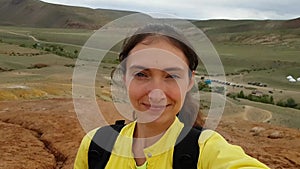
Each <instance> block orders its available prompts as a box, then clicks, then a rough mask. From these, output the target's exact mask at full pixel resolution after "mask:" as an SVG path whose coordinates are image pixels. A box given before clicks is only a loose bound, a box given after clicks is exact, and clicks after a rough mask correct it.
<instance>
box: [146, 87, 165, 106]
mask: <svg viewBox="0 0 300 169" xmlns="http://www.w3.org/2000/svg"><path fill="white" fill-rule="evenodd" d="M148 97H149V102H150V103H161V102H162V101H165V100H166V95H165V93H164V92H163V91H162V90H161V89H153V90H151V91H150V92H149V94H148Z"/></svg>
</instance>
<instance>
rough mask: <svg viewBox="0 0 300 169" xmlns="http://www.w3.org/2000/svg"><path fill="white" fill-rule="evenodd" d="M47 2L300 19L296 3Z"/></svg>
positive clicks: (178, 0) (181, 14)
mask: <svg viewBox="0 0 300 169" xmlns="http://www.w3.org/2000/svg"><path fill="white" fill-rule="evenodd" d="M45 1H47V2H53V3H59V4H68V5H74V6H85V7H91V8H106V9H119V10H131V11H137V12H146V13H147V12H160V13H168V14H172V15H176V16H178V17H182V18H189V19H293V18H296V17H299V16H300V10H299V6H300V1H299V0H285V1H279V0H251V1H250V0H248V1H247V0H164V1H162V0H152V1H151V2H150V1H141V0H111V1H107V0H84V1H80V0H45Z"/></svg>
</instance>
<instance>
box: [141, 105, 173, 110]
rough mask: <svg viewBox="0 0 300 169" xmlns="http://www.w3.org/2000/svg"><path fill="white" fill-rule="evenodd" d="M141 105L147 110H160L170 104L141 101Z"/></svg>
mask: <svg viewBox="0 0 300 169" xmlns="http://www.w3.org/2000/svg"><path fill="white" fill-rule="evenodd" d="M142 105H143V106H145V107H146V108H147V109H148V110H155V111H160V110H164V109H166V108H167V107H169V106H170V105H171V104H167V105H160V104H149V103H142Z"/></svg>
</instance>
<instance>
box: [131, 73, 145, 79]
mask: <svg viewBox="0 0 300 169" xmlns="http://www.w3.org/2000/svg"><path fill="white" fill-rule="evenodd" d="M134 78H137V79H146V78H148V75H147V74H145V73H143V72H138V73H135V74H134Z"/></svg>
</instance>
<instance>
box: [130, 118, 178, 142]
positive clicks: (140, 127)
mask: <svg viewBox="0 0 300 169" xmlns="http://www.w3.org/2000/svg"><path fill="white" fill-rule="evenodd" d="M174 120H175V119H174ZM174 120H173V121H170V122H165V123H163V124H161V123H160V124H157V123H155V122H151V123H139V122H137V124H136V126H135V130H134V135H133V136H134V137H135V138H155V137H158V136H160V137H161V136H162V135H163V134H164V133H165V132H166V131H167V130H168V128H169V127H170V126H171V125H172V123H173V122H174ZM160 137H159V138H160Z"/></svg>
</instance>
